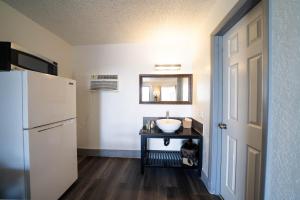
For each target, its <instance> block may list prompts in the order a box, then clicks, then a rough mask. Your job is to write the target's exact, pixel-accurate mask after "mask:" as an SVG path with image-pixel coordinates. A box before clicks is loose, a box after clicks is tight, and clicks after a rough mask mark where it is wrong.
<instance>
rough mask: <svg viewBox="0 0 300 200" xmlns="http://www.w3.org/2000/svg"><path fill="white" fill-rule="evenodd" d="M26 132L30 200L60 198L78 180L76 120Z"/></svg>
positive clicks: (26, 164)
mask: <svg viewBox="0 0 300 200" xmlns="http://www.w3.org/2000/svg"><path fill="white" fill-rule="evenodd" d="M24 134H25V138H26V140H25V149H26V151H25V152H26V154H25V166H26V169H27V171H28V172H29V183H30V187H29V191H30V192H29V194H30V199H32V200H40V199H43V200H53V199H58V198H59V197H60V196H61V195H62V194H63V193H64V192H65V191H66V190H67V189H68V188H69V187H70V186H71V185H72V183H74V181H75V180H76V179H77V148H76V120H75V119H74V120H68V121H65V122H62V123H55V124H52V125H48V126H43V127H40V128H36V129H33V130H26V131H25V133H24Z"/></svg>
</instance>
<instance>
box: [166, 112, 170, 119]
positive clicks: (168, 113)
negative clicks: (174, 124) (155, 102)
mask: <svg viewBox="0 0 300 200" xmlns="http://www.w3.org/2000/svg"><path fill="white" fill-rule="evenodd" d="M169 117H170V112H169V111H168V110H167V112H166V118H167V119H169Z"/></svg>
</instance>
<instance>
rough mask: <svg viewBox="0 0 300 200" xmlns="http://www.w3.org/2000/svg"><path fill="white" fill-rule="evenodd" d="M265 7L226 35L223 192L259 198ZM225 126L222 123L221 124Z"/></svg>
mask: <svg viewBox="0 0 300 200" xmlns="http://www.w3.org/2000/svg"><path fill="white" fill-rule="evenodd" d="M262 26H263V10H262V5H258V6H257V7H255V8H254V9H252V10H251V11H250V12H249V13H248V14H247V15H246V16H245V17H243V19H241V20H240V21H239V22H238V23H237V24H236V25H235V26H234V27H233V28H231V29H230V30H229V31H228V32H227V33H226V34H225V36H224V37H223V123H224V124H225V125H227V129H223V130H222V164H221V195H222V197H223V198H224V199H225V200H244V199H246V200H259V199H260V174H261V150H262V110H263V108H262V93H263V91H262V77H263V75H262V72H263V69H262V68H263V66H262V63H263V32H262V30H263V28H262ZM223 128H224V127H223Z"/></svg>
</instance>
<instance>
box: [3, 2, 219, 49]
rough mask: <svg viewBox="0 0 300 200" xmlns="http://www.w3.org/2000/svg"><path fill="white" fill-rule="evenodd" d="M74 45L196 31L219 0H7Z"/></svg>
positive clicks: (115, 41)
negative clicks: (167, 32)
mask: <svg viewBox="0 0 300 200" xmlns="http://www.w3.org/2000/svg"><path fill="white" fill-rule="evenodd" d="M4 1H5V2H6V3H7V4H9V5H10V6H12V7H14V8H15V9H17V10H18V11H20V12H21V13H23V14H24V15H26V16H27V17H29V18H31V19H32V20H33V21H35V22H37V23H38V24H40V25H42V26H43V27H45V28H47V29H48V30H50V31H52V32H53V33H55V34H56V35H58V36H59V37H61V38H63V39H64V40H66V41H67V42H69V43H70V44H72V45H86V44H107V43H129V42H141V41H147V40H149V39H150V38H151V37H152V38H153V37H155V35H157V34H158V33H159V32H162V31H166V30H167V31H169V32H172V31H173V32H176V31H177V32H180V31H181V32H183V33H185V34H186V35H188V34H194V33H195V32H196V31H198V29H199V24H200V23H201V21H202V20H203V19H204V18H205V17H206V15H207V13H208V12H209V9H210V7H211V6H212V5H213V3H214V2H215V0H4Z"/></svg>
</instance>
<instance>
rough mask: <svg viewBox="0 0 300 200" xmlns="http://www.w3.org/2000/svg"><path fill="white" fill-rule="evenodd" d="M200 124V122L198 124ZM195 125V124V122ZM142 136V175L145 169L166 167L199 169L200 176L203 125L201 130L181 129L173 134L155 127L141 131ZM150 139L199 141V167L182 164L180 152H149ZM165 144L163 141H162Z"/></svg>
mask: <svg viewBox="0 0 300 200" xmlns="http://www.w3.org/2000/svg"><path fill="white" fill-rule="evenodd" d="M197 123H199V122H197ZM193 124H195V123H194V122H193ZM139 134H140V136H141V174H144V169H145V167H164V168H185V169H198V173H199V176H201V170H202V152H203V136H202V124H201V127H200V128H199V127H198V128H191V129H184V128H182V127H181V128H180V129H179V130H178V131H176V132H175V133H173V134H169V133H163V132H162V131H161V130H160V129H159V128H157V127H155V128H153V129H151V130H146V129H145V128H143V129H141V130H140V133H139ZM149 138H162V139H164V138H169V139H170V140H172V139H197V140H198V145H199V159H198V165H197V166H191V167H190V166H187V165H183V164H182V159H181V154H180V151H157V150H148V149H147V142H148V139H149ZM162 144H163V141H162Z"/></svg>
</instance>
